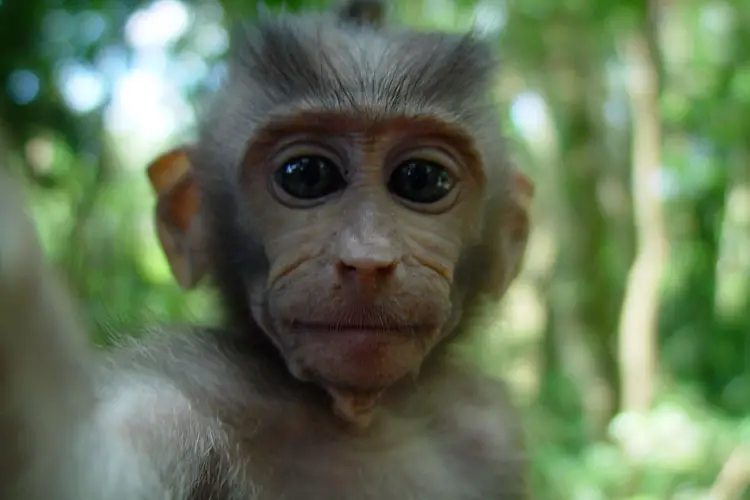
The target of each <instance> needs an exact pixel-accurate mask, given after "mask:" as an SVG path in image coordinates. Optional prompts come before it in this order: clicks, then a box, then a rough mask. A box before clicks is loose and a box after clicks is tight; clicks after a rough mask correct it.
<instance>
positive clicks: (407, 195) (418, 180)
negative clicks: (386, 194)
mask: <svg viewBox="0 0 750 500" xmlns="http://www.w3.org/2000/svg"><path fill="white" fill-rule="evenodd" d="M455 185H456V181H455V179H454V177H453V175H451V173H450V172H448V170H446V169H445V168H443V167H441V166H440V165H438V164H437V163H435V162H432V161H429V160H416V159H415V160H408V161H405V162H404V163H401V164H400V165H399V166H398V167H396V169H395V170H394V171H393V173H391V177H390V179H388V190H389V191H390V192H391V193H393V194H395V195H396V196H398V197H399V198H403V199H405V200H407V201H411V202H413V203H424V204H427V203H435V202H437V201H440V200H441V199H443V198H444V197H445V196H446V195H447V194H448V193H450V192H451V190H452V189H453V187H454V186H455Z"/></svg>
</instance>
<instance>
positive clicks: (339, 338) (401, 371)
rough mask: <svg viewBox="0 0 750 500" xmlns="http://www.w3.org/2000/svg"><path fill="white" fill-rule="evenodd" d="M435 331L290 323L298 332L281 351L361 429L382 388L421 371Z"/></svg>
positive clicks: (292, 368)
mask: <svg viewBox="0 0 750 500" xmlns="http://www.w3.org/2000/svg"><path fill="white" fill-rule="evenodd" d="M438 332H439V329H433V328H429V329H419V330H417V329H409V330H408V331H407V330H404V331H390V330H379V329H335V330H334V329H320V328H314V329H305V328H294V329H292V330H291V331H290V330H287V332H286V333H287V334H288V335H293V336H295V337H296V339H295V342H294V344H292V345H294V348H292V349H282V351H284V352H283V354H284V356H285V358H286V359H287V364H288V366H289V370H290V371H291V372H292V374H293V375H294V376H295V377H296V378H298V379H300V380H306V381H311V382H314V383H316V384H318V385H320V386H321V387H323V388H324V389H325V390H326V391H327V392H328V393H329V394H330V395H331V397H332V399H333V411H334V413H335V414H336V415H337V416H338V417H339V418H341V419H343V420H344V421H346V422H347V423H349V424H351V425H352V426H353V427H354V428H357V429H364V428H367V427H368V426H369V425H370V423H371V421H372V418H373V416H374V414H375V412H376V410H377V408H378V406H379V402H380V398H381V396H382V394H383V392H384V391H385V390H386V389H388V388H389V387H391V386H393V385H394V384H395V383H397V382H398V381H399V380H401V379H402V378H404V377H406V376H408V375H411V374H415V373H417V372H418V371H419V368H420V366H421V364H422V361H423V360H424V358H425V356H426V355H427V353H428V351H429V349H430V347H431V346H432V345H433V344H434V342H435V341H436V340H437V338H438ZM284 336H285V335H281V337H284ZM300 336H304V338H300Z"/></svg>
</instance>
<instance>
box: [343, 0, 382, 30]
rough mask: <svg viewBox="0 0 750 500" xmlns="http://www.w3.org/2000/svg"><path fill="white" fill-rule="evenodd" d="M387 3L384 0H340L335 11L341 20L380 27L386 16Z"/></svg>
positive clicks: (358, 24)
mask: <svg viewBox="0 0 750 500" xmlns="http://www.w3.org/2000/svg"><path fill="white" fill-rule="evenodd" d="M387 4H388V2H387V1H386V0H341V1H340V2H339V3H338V5H337V6H336V8H335V12H336V15H337V17H338V18H339V20H340V21H342V22H345V23H349V24H354V25H357V26H370V27H372V28H380V27H382V26H383V25H384V24H385V23H386V19H387V17H388V5H387Z"/></svg>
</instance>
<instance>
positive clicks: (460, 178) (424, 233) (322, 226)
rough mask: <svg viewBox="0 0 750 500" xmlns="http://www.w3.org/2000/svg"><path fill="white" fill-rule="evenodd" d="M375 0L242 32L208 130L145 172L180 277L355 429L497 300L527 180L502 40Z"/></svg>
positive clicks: (517, 248)
mask: <svg viewBox="0 0 750 500" xmlns="http://www.w3.org/2000/svg"><path fill="white" fill-rule="evenodd" d="M358 4H362V5H358ZM378 6H381V7H382V5H381V2H374V1H372V0H370V1H363V0H360V1H353V0H352V1H349V2H345V3H344V5H343V6H342V7H341V8H340V9H339V10H338V11H337V13H333V12H324V13H321V14H318V15H307V16H304V17H301V16H300V17H297V16H294V15H283V16H280V17H275V18H272V17H270V16H268V15H267V16H263V17H262V18H261V19H260V20H258V21H256V22H255V23H253V24H252V25H246V26H244V27H243V28H241V29H240V30H238V31H237V32H236V34H235V37H234V38H233V40H232V45H231V51H230V54H231V55H230V62H229V73H228V77H227V80H226V82H225V84H224V86H223V87H222V88H221V90H220V91H219V92H218V94H217V96H216V97H215V100H214V101H213V103H212V107H211V108H210V110H209V113H208V114H207V116H206V117H205V119H204V122H203V126H202V128H201V130H200V136H199V140H198V141H197V143H196V144H194V145H192V146H191V147H190V148H188V149H185V150H177V151H173V152H171V153H169V154H168V155H165V156H163V157H160V158H159V159H158V160H157V161H156V162H154V163H153V164H152V166H151V167H150V169H149V170H150V175H151V179H152V183H153V184H154V186H155V187H156V189H157V192H158V193H159V204H158V206H157V214H158V217H157V221H158V223H159V234H160V237H161V239H162V243H163V245H164V248H165V250H166V253H167V256H168V257H169V259H170V263H171V264H172V267H173V270H174V272H175V276H177V279H178V281H179V282H180V283H181V284H182V285H183V286H185V287H190V286H192V285H194V284H195V283H196V282H197V280H198V279H200V277H201V275H202V274H203V273H204V272H206V271H209V272H210V273H211V274H212V275H213V277H214V279H215V280H216V282H217V284H218V285H219V288H220V290H221V291H222V293H223V296H224V301H225V302H226V304H227V306H228V308H229V313H230V316H231V318H232V320H233V321H234V322H235V323H236V324H238V325H242V326H244V327H245V328H248V329H250V330H252V329H253V328H251V327H260V330H262V332H263V334H264V335H265V336H266V337H267V338H268V339H270V341H271V342H272V343H273V344H274V345H275V346H276V348H277V349H278V351H279V352H280V353H281V355H282V357H283V359H284V360H285V362H286V365H287V367H288V369H289V370H290V371H291V373H292V374H293V375H294V376H295V377H297V378H299V379H301V380H305V381H312V382H314V383H317V384H319V385H321V386H322V387H324V388H325V389H326V390H327V391H328V392H329V393H330V394H331V395H332V396H333V398H334V401H335V405H334V407H335V408H336V409H337V411H338V412H339V413H340V414H342V415H343V416H344V417H346V418H347V419H348V420H350V421H356V420H357V419H358V418H363V419H365V420H366V416H367V415H369V414H370V413H371V411H372V409H373V408H374V406H376V403H377V400H378V397H379V395H380V394H381V393H382V391H384V390H385V389H387V388H388V387H389V386H392V385H393V384H394V383H396V382H397V381H399V380H400V379H402V378H403V377H405V376H408V375H410V374H414V373H416V372H417V371H418V370H419V368H420V365H421V364H422V362H423V361H424V360H425V358H426V357H427V356H428V354H429V353H430V351H431V350H432V349H433V348H434V347H435V346H436V345H437V344H438V343H439V342H441V341H442V340H443V339H444V338H446V337H447V336H450V335H451V334H452V332H454V331H455V330H456V329H457V327H458V326H459V325H460V323H461V320H462V319H463V318H464V317H465V316H466V315H467V314H468V313H469V312H470V311H469V310H468V309H469V308H470V307H472V305H473V304H474V303H476V298H477V297H478V296H479V295H482V294H494V295H496V296H498V297H499V296H500V295H502V294H503V293H504V291H505V289H506V287H507V285H508V283H509V282H510V280H512V279H513V277H514V276H515V274H516V272H517V270H518V266H519V263H520V260H521V255H522V253H523V249H524V246H525V243H526V237H527V230H528V228H527V226H528V222H527V219H526V206H525V203H526V201H527V200H528V198H529V197H530V196H531V192H532V189H531V184H530V183H529V182H528V181H527V180H526V178H525V177H523V176H522V175H521V174H520V173H518V172H517V171H515V170H514V169H513V168H512V167H511V166H510V165H509V164H508V162H507V161H506V158H507V156H508V155H507V152H506V151H505V148H504V146H503V143H502V141H501V140H499V137H500V132H499V124H498V111H497V109H496V107H495V106H493V104H492V99H491V92H492V83H493V76H494V73H495V69H496V62H495V58H494V54H493V50H492V48H491V46H490V45H488V43H487V42H486V41H483V40H479V39H477V38H476V37H475V36H473V35H472V34H467V35H454V34H445V33H435V32H415V31H412V30H407V29H403V28H399V27H394V26H390V25H387V24H385V23H384V22H383V19H382V15H383V12H384V9H382V8H376V7H378ZM360 7H361V8H360ZM358 13H359V14H358ZM187 158H189V161H187V160H186V159H187ZM198 200H199V201H200V203H198ZM256 329H257V328H256Z"/></svg>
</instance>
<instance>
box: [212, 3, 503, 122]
mask: <svg viewBox="0 0 750 500" xmlns="http://www.w3.org/2000/svg"><path fill="white" fill-rule="evenodd" d="M230 54H231V57H230V73H229V80H228V82H227V85H226V87H225V92H224V93H225V99H223V104H224V105H225V106H233V107H236V106H237V105H238V103H246V106H247V112H248V113H252V114H254V115H262V116H265V115H267V114H268V113H269V112H272V111H273V110H274V108H275V107H277V106H279V105H284V104H289V103H294V102H315V103H316V104H321V105H325V106H326V107H328V108H329V109H347V110H351V109H361V110H363V111H370V112H373V111H380V112H385V113H402V112H410V111H413V109H414V108H415V107H419V108H422V109H423V108H425V107H435V108H439V109H442V110H444V111H445V112H448V113H451V114H454V115H457V116H460V117H464V118H470V117H472V116H474V115H476V114H477V113H480V112H482V111H484V112H485V113H486V111H487V104H488V103H487V101H486V99H484V97H486V96H487V95H488V91H489V88H490V84H491V82H492V80H493V77H494V74H495V69H496V66H497V65H496V60H495V57H494V51H493V50H492V48H491V47H490V45H489V44H488V43H487V42H485V41H483V40H479V39H477V38H476V37H474V36H472V35H471V34H448V33H440V32H416V31H413V30H408V29H401V28H392V27H385V28H382V29H377V30H376V29H372V28H368V27H359V26H352V25H348V24H345V23H341V22H337V21H336V20H335V19H334V18H332V17H329V16H326V15H323V14H319V15H307V16H292V15H287V16H282V17H277V18H272V19H265V20H262V21H260V22H257V23H255V24H252V25H246V26H244V27H243V28H241V29H239V30H238V31H237V32H235V35H234V37H233V40H232V47H231V50H230ZM220 101H221V99H220ZM220 105H221V104H220Z"/></svg>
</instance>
